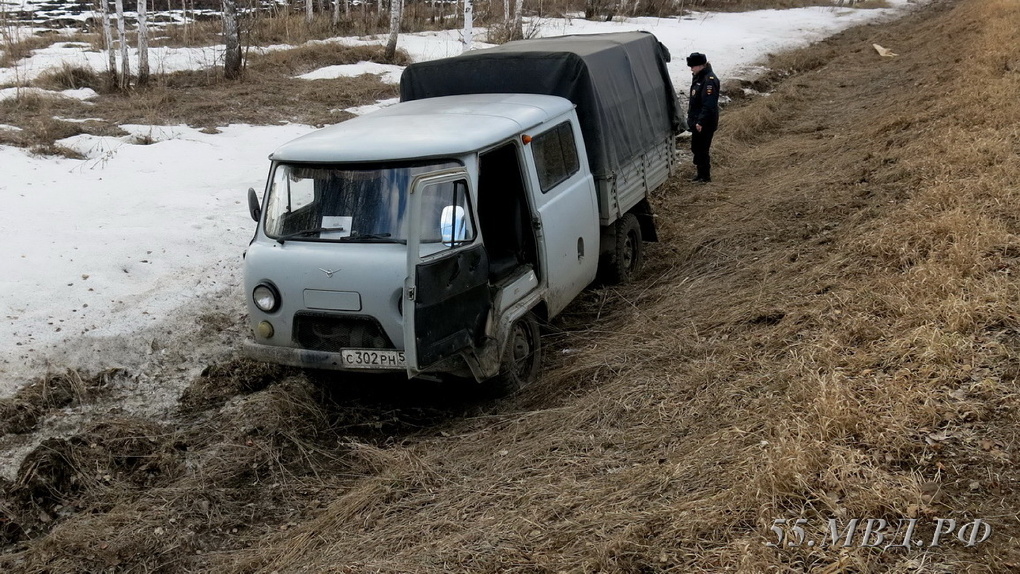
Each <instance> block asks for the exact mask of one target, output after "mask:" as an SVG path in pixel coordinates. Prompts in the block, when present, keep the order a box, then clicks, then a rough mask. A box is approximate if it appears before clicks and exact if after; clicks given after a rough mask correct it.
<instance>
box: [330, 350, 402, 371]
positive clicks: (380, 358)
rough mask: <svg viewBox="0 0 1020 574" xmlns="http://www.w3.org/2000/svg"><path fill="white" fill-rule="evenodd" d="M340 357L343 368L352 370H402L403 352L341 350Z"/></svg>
mask: <svg viewBox="0 0 1020 574" xmlns="http://www.w3.org/2000/svg"><path fill="white" fill-rule="evenodd" d="M340 356H341V358H342V359H343V361H344V366H345V367H348V368H352V369H387V368H401V369H402V368H404V366H405V365H406V363H405V362H404V352H403V351H380V350H376V349H343V350H342V351H340Z"/></svg>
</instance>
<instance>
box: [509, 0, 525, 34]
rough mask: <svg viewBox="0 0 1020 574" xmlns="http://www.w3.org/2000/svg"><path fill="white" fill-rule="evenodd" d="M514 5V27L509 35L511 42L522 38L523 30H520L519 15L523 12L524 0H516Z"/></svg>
mask: <svg viewBox="0 0 1020 574" xmlns="http://www.w3.org/2000/svg"><path fill="white" fill-rule="evenodd" d="M516 1H517V4H515V5H514V27H513V29H512V30H513V31H512V32H511V34H510V39H511V40H520V39H521V38H523V37H524V29H523V28H521V13H522V12H524V0H516Z"/></svg>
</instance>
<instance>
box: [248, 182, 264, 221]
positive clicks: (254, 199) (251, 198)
mask: <svg viewBox="0 0 1020 574" xmlns="http://www.w3.org/2000/svg"><path fill="white" fill-rule="evenodd" d="M248 213H250V214H251V218H252V219H254V220H255V222H256V223H258V221H259V219H260V218H261V217H262V207H261V206H260V205H259V196H257V195H255V188H253V187H249V188H248Z"/></svg>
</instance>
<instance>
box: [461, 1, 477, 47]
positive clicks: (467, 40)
mask: <svg viewBox="0 0 1020 574" xmlns="http://www.w3.org/2000/svg"><path fill="white" fill-rule="evenodd" d="M473 11H474V7H473V6H472V4H471V0H464V37H463V42H464V46H463V48H462V51H464V52H467V51H468V50H470V49H471V41H472V35H473V34H474V23H473V22H472V12H473Z"/></svg>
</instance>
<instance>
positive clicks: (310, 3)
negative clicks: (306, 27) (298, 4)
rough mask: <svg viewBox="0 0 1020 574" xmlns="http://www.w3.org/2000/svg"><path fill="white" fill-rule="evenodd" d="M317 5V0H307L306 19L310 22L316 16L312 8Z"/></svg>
mask: <svg viewBox="0 0 1020 574" xmlns="http://www.w3.org/2000/svg"><path fill="white" fill-rule="evenodd" d="M314 7H315V0H305V21H306V22H308V23H309V24H311V23H312V20H313V19H314V18H315V15H314V14H313V12H312V9H313V8H314Z"/></svg>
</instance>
